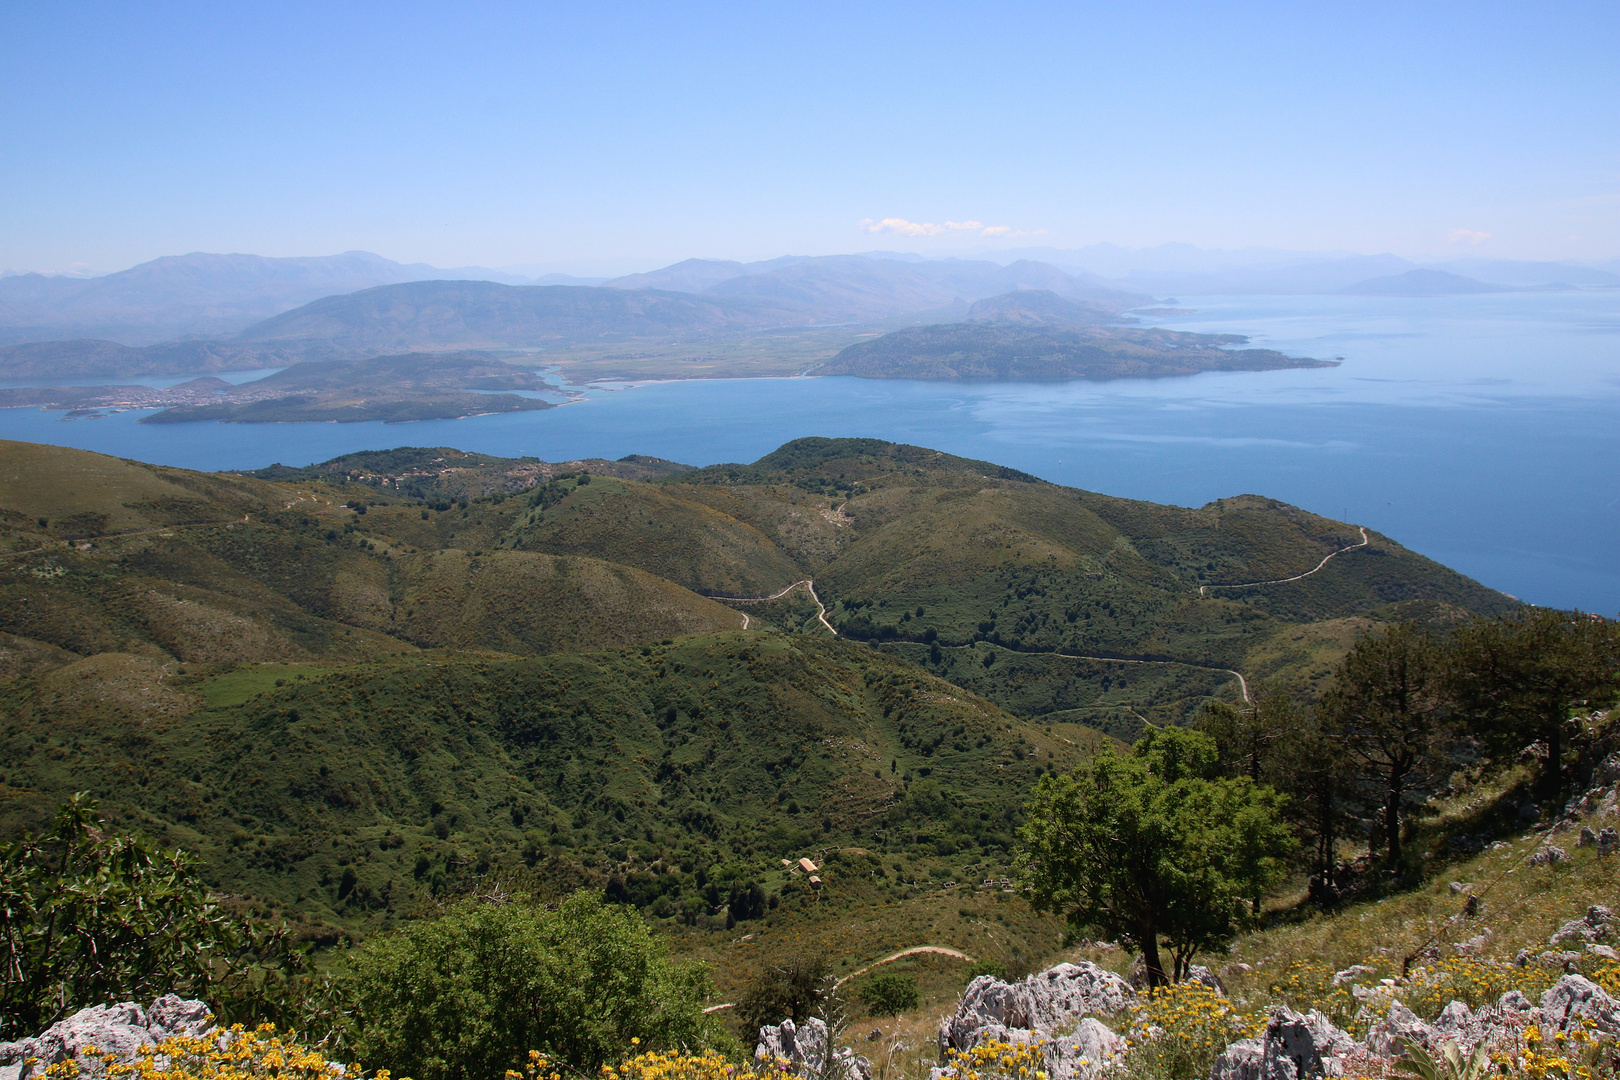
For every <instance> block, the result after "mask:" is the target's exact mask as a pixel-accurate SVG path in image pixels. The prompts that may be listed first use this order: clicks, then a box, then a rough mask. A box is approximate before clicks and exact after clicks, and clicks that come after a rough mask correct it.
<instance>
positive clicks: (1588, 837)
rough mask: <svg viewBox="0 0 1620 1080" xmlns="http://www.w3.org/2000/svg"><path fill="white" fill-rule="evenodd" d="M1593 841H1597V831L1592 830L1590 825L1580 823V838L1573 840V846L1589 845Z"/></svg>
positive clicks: (1593, 842)
mask: <svg viewBox="0 0 1620 1080" xmlns="http://www.w3.org/2000/svg"><path fill="white" fill-rule="evenodd" d="M1595 843H1597V833H1595V832H1593V831H1592V827H1591V826H1590V825H1582V826H1581V835H1580V839H1578V840H1576V841H1575V846H1576V847H1578V848H1583V847H1591V846H1592V845H1593V844H1595Z"/></svg>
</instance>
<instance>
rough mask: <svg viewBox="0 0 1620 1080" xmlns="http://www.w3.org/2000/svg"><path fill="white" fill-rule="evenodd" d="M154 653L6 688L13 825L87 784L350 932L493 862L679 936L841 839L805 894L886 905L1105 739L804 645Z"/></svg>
mask: <svg viewBox="0 0 1620 1080" xmlns="http://www.w3.org/2000/svg"><path fill="white" fill-rule="evenodd" d="M152 663H153V662H152V661H145V660H140V659H138V658H132V657H113V656H103V657H97V658H93V659H91V660H85V661H80V662H78V664H76V665H69V666H68V667H65V668H60V669H57V670H55V671H52V672H49V673H46V674H44V675H41V676H38V677H36V678H34V679H25V680H21V681H19V682H16V683H13V684H12V685H11V686H10V687H9V688H7V690H6V691H5V699H4V715H5V717H6V721H5V728H4V730H3V739H4V760H5V761H6V762H7V766H6V769H5V775H4V784H5V787H4V788H3V789H0V792H3V796H4V812H5V815H6V827H7V831H13V830H15V828H16V827H17V826H18V825H19V824H21V823H23V822H25V821H29V820H38V818H39V816H40V815H41V814H42V813H43V812H44V811H45V809H46V808H47V807H48V806H49V805H50V804H51V803H52V802H53V801H54V800H57V799H60V798H61V797H63V796H65V795H66V794H67V793H68V792H70V791H74V790H89V791H91V792H93V793H94V794H96V795H97V796H99V797H101V798H102V799H104V800H105V805H106V806H107V807H108V808H109V809H111V810H112V811H113V812H114V814H115V815H116V816H117V817H118V818H120V819H122V820H124V821H129V822H135V823H139V824H140V825H141V826H142V827H144V828H146V829H147V830H150V831H152V832H154V833H156V834H158V835H159V836H161V837H162V838H164V839H165V840H166V841H168V842H171V843H181V844H184V845H185V846H186V847H188V848H191V849H192V850H196V851H199V852H200V853H201V854H202V855H203V857H204V858H205V860H206V861H207V863H208V865H209V867H210V874H211V876H212V877H213V878H214V879H215V880H216V881H218V882H219V883H220V884H222V885H224V886H226V887H227V888H229V889H231V890H232V891H241V892H246V893H249V894H252V895H256V896H259V897H262V898H265V899H267V900H270V901H272V902H275V903H277V904H280V905H286V906H288V907H296V908H298V909H299V910H301V911H303V912H305V913H306V914H307V915H310V916H312V917H315V918H318V919H321V920H327V921H330V922H335V923H341V924H346V925H352V926H357V927H374V926H377V925H385V924H386V923H387V922H389V921H390V920H392V919H393V918H395V917H398V916H400V915H402V914H407V913H411V912H414V911H416V910H419V909H420V907H421V906H422V905H424V904H427V903H430V902H431V901H432V899H433V898H434V897H436V896H440V895H443V894H444V893H445V892H446V891H449V890H454V889H456V888H459V887H467V886H469V885H471V884H472V883H474V882H475V881H476V879H477V878H478V877H479V876H480V875H482V874H484V873H487V872H497V873H502V874H505V875H506V876H507V878H508V880H514V881H517V882H532V883H536V884H538V885H539V887H541V888H558V887H566V886H567V885H568V884H569V883H595V884H599V885H600V884H603V883H605V882H607V881H609V880H610V879H611V878H612V877H614V876H618V877H619V878H620V879H622V880H623V881H624V882H625V888H626V889H627V890H629V893H630V895H631V896H632V897H633V898H635V899H636V900H637V901H638V902H640V903H641V904H643V905H644V906H645V907H646V908H647V909H648V910H649V911H650V912H651V913H652V914H653V915H654V916H655V917H663V918H666V919H670V920H672V921H671V922H670V925H671V926H672V927H673V926H675V925H676V922H675V921H673V920H675V919H676V918H677V917H678V916H679V914H680V913H681V912H683V911H684V912H687V913H688V914H690V915H691V916H692V918H693V920H695V921H699V922H703V923H707V922H709V921H712V920H709V919H708V918H707V917H708V916H710V915H715V914H717V913H718V912H719V908H720V906H721V905H722V904H723V901H720V903H718V904H717V903H715V902H714V900H715V898H714V897H709V896H706V895H705V884H706V881H705V878H703V877H699V876H698V871H700V870H701V871H703V872H704V873H705V874H706V875H707V878H708V879H709V880H718V881H720V882H721V883H722V889H723V888H724V883H725V882H726V881H728V880H730V879H733V878H735V879H739V880H751V881H758V882H761V883H763V884H765V885H766V886H767V887H768V888H769V889H770V890H771V891H772V892H773V893H775V894H777V895H779V896H782V897H784V898H785V899H784V900H783V901H782V902H785V903H787V908H786V910H784V911H783V912H782V915H783V917H784V918H786V917H787V916H788V915H789V914H790V913H791V912H792V911H793V910H795V906H794V905H795V904H796V903H798V902H799V901H803V902H804V903H805V904H810V903H812V902H813V901H814V900H815V898H814V896H813V895H812V894H811V893H810V892H809V891H808V888H807V886H806V885H805V882H804V880H803V878H802V876H800V877H798V878H788V877H784V876H783V874H782V872H781V869H780V862H779V860H780V859H781V858H783V857H792V858H794V859H797V858H798V857H799V856H801V855H811V856H813V857H815V858H816V859H817V860H818V861H822V860H824V859H825V858H826V853H827V852H829V851H831V850H832V849H840V848H842V849H850V850H848V851H846V852H845V853H844V856H843V858H844V860H845V862H846V863H848V865H847V866H846V867H845V868H844V869H843V870H840V869H839V868H838V860H837V859H833V860H832V864H831V865H829V867H828V873H827V874H826V875H825V876H826V879H827V882H828V888H827V890H826V891H825V892H824V894H823V896H822V898H821V901H820V902H821V903H823V904H833V903H835V902H836V903H837V904H843V905H846V906H849V905H853V906H854V907H860V908H863V909H870V908H875V909H882V908H883V907H885V906H886V905H890V904H892V903H893V902H894V901H895V900H896V899H897V897H900V896H903V895H904V894H906V893H907V892H909V891H913V890H914V889H916V888H922V889H924V891H927V889H928V888H935V889H937V885H938V883H939V882H943V881H946V880H972V881H974V882H977V881H978V880H980V879H982V878H983V877H987V876H995V875H997V874H1001V873H1005V872H1006V871H1007V869H1008V858H1009V851H1010V847H1011V844H1012V835H1011V827H1012V822H1013V820H1014V818H1015V815H1016V813H1017V810H1018V807H1019V805H1020V803H1021V801H1022V799H1023V797H1024V793H1025V791H1026V790H1027V788H1028V786H1029V785H1030V784H1031V783H1032V782H1033V780H1034V778H1035V776H1036V775H1037V774H1038V773H1039V772H1041V771H1042V770H1045V769H1049V768H1056V767H1061V766H1063V765H1067V764H1069V763H1072V762H1073V761H1075V760H1076V759H1077V757H1078V756H1080V755H1082V754H1088V753H1091V752H1093V749H1094V746H1095V737H1093V738H1092V739H1090V740H1087V739H1086V738H1084V737H1080V738H1075V737H1072V736H1073V735H1074V734H1075V733H1067V734H1053V733H1049V732H1046V731H1043V730H1041V729H1038V728H1035V727H1032V726H1028V725H1024V724H1021V723H1019V722H1017V721H1015V720H1013V719H1012V718H1011V717H1009V716H1007V715H1006V714H1004V713H1002V712H1001V711H1000V710H998V709H996V708H995V707H994V706H992V705H990V704H989V703H988V702H985V701H984V700H982V699H980V698H977V697H974V696H973V695H970V694H967V693H965V692H963V691H961V690H959V689H957V688H956V687H954V686H951V685H950V684H948V683H945V682H943V681H941V680H938V679H934V678H932V677H930V676H927V675H925V674H923V673H921V672H919V671H917V670H916V669H915V668H913V667H910V666H909V665H902V664H897V663H895V662H892V661H889V660H887V659H885V658H883V657H881V656H880V655H878V654H875V653H873V652H872V651H871V650H869V649H866V648H864V647H862V646H859V645H854V644H849V643H842V642H837V641H832V640H828V639H815V638H809V637H802V636H792V637H789V636H782V635H743V634H740V633H729V634H720V635H710V636H705V637H695V638H685V639H682V640H681V641H680V642H678V643H676V644H672V645H659V646H651V647H640V648H634V649H627V650H621V651H617V652H610V653H594V654H587V655H568V656H556V657H544V658H535V659H527V660H522V659H503V658H485V659H479V658H463V659H450V658H442V657H441V658H438V659H434V660H431V661H426V662H424V661H422V660H418V659H410V658H402V659H396V660H387V661H379V662H375V663H368V664H362V665H358V666H356V665H345V666H342V667H336V668H332V667H325V668H322V667H320V666H310V665H305V666H302V667H278V668H274V669H271V670H272V671H273V672H274V674H275V678H274V679H273V680H271V679H268V678H267V674H266V673H264V672H260V671H257V670H255V669H249V670H247V671H241V670H238V671H229V672H225V673H222V674H216V675H190V676H184V677H180V676H175V675H173V674H172V673H171V676H170V678H169V679H167V680H166V681H165V682H162V683H160V684H158V685H159V686H160V689H159V690H158V691H157V693H158V695H159V696H158V698H157V699H156V700H142V699H141V695H142V693H144V687H146V686H148V685H149V683H143V682H142V681H141V680H140V678H139V676H140V675H141V674H142V672H141V670H140V668H141V666H142V665H146V666H150V665H152ZM90 665H94V666H95V670H94V671H80V670H76V669H77V668H79V667H81V666H90ZM119 679H123V680H124V681H123V682H119V681H118V680H119ZM120 688H122V690H123V691H124V692H123V694H122V696H120V692H121V691H120ZM91 700H100V701H102V702H103V705H102V706H98V707H97V708H94V709H89V708H85V707H84V706H85V705H86V704H87V703H89V702H90V701H91ZM856 848H859V849H861V850H863V851H866V852H870V853H872V854H871V856H870V857H868V856H864V855H862V856H858V855H857V853H856V852H855V851H854V850H853V849H856ZM531 868H532V869H531ZM349 871H352V873H349V874H348V875H347V877H346V872H349ZM531 873H533V874H534V875H535V876H533V877H531V876H530V875H531ZM901 879H905V881H909V882H912V883H913V884H912V885H905V884H903V883H902V881H901ZM920 881H932V882H934V883H935V884H934V885H933V886H921V885H916V884H915V883H916V882H920ZM857 883H859V888H856V884H857ZM846 886H847V887H846ZM823 910H825V911H830V910H832V908H826V909H823ZM851 910H853V908H851ZM812 921H814V920H812ZM892 930H893V928H892V927H891V931H892ZM1044 932H1045V931H1043V933H1044ZM908 944H909V943H908Z"/></svg>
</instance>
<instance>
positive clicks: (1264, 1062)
mask: <svg viewBox="0 0 1620 1080" xmlns="http://www.w3.org/2000/svg"><path fill="white" fill-rule="evenodd" d="M1360 1049H1361V1046H1360V1044H1359V1043H1357V1042H1356V1041H1355V1040H1354V1039H1352V1038H1351V1037H1350V1036H1349V1035H1348V1034H1346V1033H1345V1032H1343V1031H1340V1030H1339V1029H1338V1028H1336V1027H1334V1026H1333V1024H1332V1023H1331V1022H1330V1021H1329V1020H1328V1019H1327V1017H1325V1016H1323V1015H1322V1014H1321V1013H1319V1012H1317V1011H1315V1010H1314V1009H1313V1010H1312V1011H1311V1012H1309V1013H1307V1014H1305V1015H1303V1016H1302V1015H1300V1014H1299V1013H1297V1012H1294V1011H1293V1010H1292V1009H1289V1008H1286V1007H1283V1008H1276V1009H1273V1010H1272V1011H1271V1019H1270V1020H1269V1021H1267V1023H1266V1030H1265V1033H1264V1034H1263V1035H1262V1036H1261V1037H1260V1038H1258V1039H1242V1040H1239V1041H1238V1042H1235V1043H1232V1044H1231V1045H1230V1046H1228V1047H1227V1048H1226V1049H1225V1050H1224V1051H1223V1052H1222V1053H1221V1056H1220V1057H1218V1058H1216V1059H1215V1064H1214V1066H1213V1067H1212V1068H1211V1069H1210V1074H1209V1075H1210V1080H1299V1078H1301V1077H1310V1076H1339V1075H1342V1071H1341V1068H1340V1059H1341V1058H1343V1057H1344V1056H1345V1055H1347V1054H1350V1053H1353V1052H1354V1051H1357V1050H1360Z"/></svg>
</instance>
